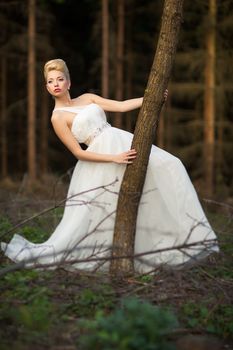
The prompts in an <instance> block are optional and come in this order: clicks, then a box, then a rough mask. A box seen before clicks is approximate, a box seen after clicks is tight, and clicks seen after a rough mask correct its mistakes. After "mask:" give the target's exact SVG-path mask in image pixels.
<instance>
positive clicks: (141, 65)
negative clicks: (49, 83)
mask: <svg viewBox="0 0 233 350" xmlns="http://www.w3.org/2000/svg"><path fill="white" fill-rule="evenodd" d="M106 5H107V7H106ZM162 8H163V1H160V0H156V1H152V0H127V1H126V0H125V1H123V0H118V1H117V0H109V1H106V0H102V1H101V0H98V1H94V0H76V1H75V0H64V1H58V0H57V1H55V0H50V1H45V0H43V1H42V0H37V1H35V0H28V1H27V0H21V1H17V0H9V1H4V0H1V1H0V26H1V36H0V60H1V65H0V71H1V73H0V78H1V80H0V83H1V106H0V107H1V119H0V129H1V148H0V150H1V179H2V180H4V181H5V180H6V179H8V180H9V179H10V180H11V181H21V180H22V178H23V176H25V174H28V176H29V178H30V177H32V178H33V180H39V181H40V180H43V178H44V176H45V175H46V174H48V173H54V174H62V173H64V172H66V171H67V169H69V168H71V167H72V166H73V165H74V164H75V159H74V158H73V156H72V155H71V154H69V152H68V151H67V150H66V149H65V147H64V146H63V145H62V144H61V142H60V141H59V140H58V139H57V137H56V135H55V134H54V132H53V130H52V128H51V124H50V115H51V111H52V109H53V100H52V98H51V97H50V96H49V95H48V93H47V92H46V89H45V82H44V78H43V65H44V63H45V62H46V61H47V60H49V59H52V58H63V59H64V60H65V61H66V62H67V64H68V66H69V69H70V73H71V79H72V89H71V95H72V97H76V96H78V95H80V94H82V93H85V92H94V93H96V94H100V95H104V96H106V97H109V98H116V99H127V98H133V97H139V96H143V94H144V89H145V86H146V83H147V79H148V75H149V72H150V68H151V65H152V60H153V57H154V53H155V49H156V42H157V38H158V34H159V29H160V20H161V15H162ZM232 9H233V2H232V1H231V0H221V1H220V0H196V1H192V0H186V1H185V6H184V19H183V24H182V30H181V34H180V40H179V47H178V52H177V55H176V60H175V64H174V69H173V72H172V77H171V81H170V83H169V98H168V100H167V102H166V105H165V106H164V108H163V111H162V115H161V118H160V124H159V129H158V131H157V135H155V144H157V145H158V146H159V147H162V148H164V149H165V150H167V151H169V152H171V153H172V154H175V155H176V156H178V157H179V158H181V160H182V161H183V163H184V164H185V166H186V168H187V170H188V172H189V174H190V176H191V179H192V181H193V182H194V183H195V185H196V188H197V190H198V191H199V193H201V194H202V195H208V196H212V197H213V196H215V197H217V198H224V199H225V198H230V197H232V196H233V186H232V181H233V180H232V178H233V167H232V163H233V118H232V116H233V106H232V98H233V83H232V77H233V74H232V72H233V60H232V58H233V49H232V38H233V12H232ZM33 18H34V19H33ZM106 23H107V26H106ZM106 64H107V66H106ZM103 72H104V74H103ZM33 77H34V78H33ZM155 89H156V87H155ZM137 114H138V111H133V112H130V113H126V114H122V115H120V116H119V115H118V116H115V115H113V114H109V115H108V117H109V119H110V122H111V123H112V125H117V126H119V127H121V128H123V129H127V130H129V131H132V132H133V130H134V126H135V121H136V118H137ZM30 152H31V153H30ZM29 153H30V155H28V154H29ZM32 169H34V170H32Z"/></svg>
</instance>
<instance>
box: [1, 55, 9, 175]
mask: <svg viewBox="0 0 233 350" xmlns="http://www.w3.org/2000/svg"><path fill="white" fill-rule="evenodd" d="M6 76H7V62H6V57H5V55H2V57H1V165H2V171H1V176H2V178H3V179H4V178H6V177H7V175H8V162H7V154H8V152H7V127H6V125H7V123H6V121H7V119H6V113H7V111H6V91H7V86H6V82H7V79H6Z"/></svg>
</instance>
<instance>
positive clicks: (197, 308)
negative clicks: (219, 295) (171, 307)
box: [181, 302, 233, 337]
mask: <svg viewBox="0 0 233 350" xmlns="http://www.w3.org/2000/svg"><path fill="white" fill-rule="evenodd" d="M181 314H182V318H183V320H184V322H185V323H186V324H187V325H188V326H189V327H190V328H195V329H196V328H199V329H202V330H205V331H207V332H210V333H213V334H217V335H220V336H223V337H230V336H231V335H232V334H233V307H232V305H227V304H219V305H217V306H216V305H214V306H213V305H212V306H210V305H208V303H207V302H206V303H201V304H197V303H194V302H189V303H186V304H184V305H183V307H182V310H181Z"/></svg>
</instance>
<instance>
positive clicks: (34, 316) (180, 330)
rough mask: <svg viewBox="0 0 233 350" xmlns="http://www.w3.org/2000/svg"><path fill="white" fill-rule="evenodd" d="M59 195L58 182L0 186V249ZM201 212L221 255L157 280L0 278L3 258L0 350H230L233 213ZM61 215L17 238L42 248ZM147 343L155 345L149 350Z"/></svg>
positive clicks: (29, 273) (57, 275)
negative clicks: (27, 187) (28, 186)
mask: <svg viewBox="0 0 233 350" xmlns="http://www.w3.org/2000/svg"><path fill="white" fill-rule="evenodd" d="M51 181H52V180H51ZM54 193H56V198H55V196H54ZM65 193H66V185H64V184H63V182H61V181H60V182H59V181H57V182H56V186H54V185H52V182H51V183H48V182H46V186H44V185H43V186H42V185H38V186H36V187H34V189H33V191H32V192H28V191H26V190H25V188H24V185H23V184H21V186H20V187H18V186H15V185H14V184H12V183H8V184H7V186H6V184H4V185H2V186H1V184H0V198H1V200H0V237H1V241H9V239H10V237H12V234H13V232H8V231H9V230H10V229H11V228H12V227H14V226H15V225H17V224H18V223H21V222H22V221H23V220H25V219H28V218H30V217H31V216H33V215H34V214H35V213H38V212H40V211H42V210H44V209H46V208H49V207H54V206H55V204H56V203H57V201H58V200H61V199H63V198H65ZM203 205H204V209H205V211H206V213H207V216H208V218H209V220H210V222H211V224H212V226H213V228H214V230H215V231H216V233H217V235H218V238H219V244H220V253H218V254H213V255H211V256H210V257H209V258H208V259H207V260H205V261H204V262H202V263H201V264H199V265H196V266H193V267H192V268H189V269H182V270H166V269H164V268H162V267H160V268H158V269H157V271H156V273H155V274H154V275H153V276H151V275H137V276H134V277H131V278H121V279H113V278H111V276H110V275H109V274H104V273H87V272H67V271H65V270H63V269H57V270H53V271H51V270H50V271H38V270H18V271H8V272H7V273H4V274H3V272H4V269H6V268H9V267H11V266H14V265H13V264H12V263H11V262H10V261H9V260H7V259H6V258H5V257H4V256H3V254H2V253H1V255H0V305H1V306H0V349H1V350H6V349H16V350H18V349H19V350H21V349H22V350H31V349H34V350H37V349H38V350H39V349H52V350H58V349H60V350H75V349H80V350H82V349H93V350H99V349H100V350H105V349H106V350H107V349H109V350H110V349H111V350H114V349H116V350H127V349H135V350H136V349H142V350H147V349H158V350H168V349H177V350H188V349H189V350H204V349H208V350H209V349H210V348H211V350H215V349H216V350H217V349H233V307H232V305H233V269H232V263H233V259H232V257H233V206H232V204H229V203H227V202H224V203H219V202H213V201H212V202H211V203H203ZM62 211H63V209H62V208H56V209H53V210H49V211H47V212H45V213H44V214H43V215H41V216H36V217H35V218H34V219H32V218H31V219H30V220H29V221H27V222H25V223H24V224H23V225H21V226H20V227H18V228H17V229H15V230H14V233H15V232H18V233H20V234H23V235H24V236H25V237H26V238H27V239H29V240H32V241H34V242H43V241H44V240H45V239H46V238H47V237H48V234H49V232H52V230H53V228H54V227H55V226H56V225H57V223H58V222H59V220H60V219H61V216H62ZM138 300H140V304H139V303H138ZM142 301H143V303H142ZM123 305H124V307H123ZM148 305H149V309H148V308H147V306H148ZM127 310H128V311H127ZM149 310H152V311H153V312H152V311H149ZM158 310H159V311H158ZM156 312H157V314H156ZM158 312H159V313H158ZM93 321H94V322H93ZM117 322H119V323H117ZM111 327H112V328H111ZM156 332H157V333H156ZM155 333H156V335H155ZM143 337H144V338H145V339H144V338H143ZM156 337H157V338H156ZM143 339H144V341H146V343H145V344H144V343H143ZM149 339H150V340H149ZM156 339H157V340H156ZM150 341H151V344H155V343H153V341H154V342H156V341H157V343H156V344H160V345H158V347H157V348H156V347H149V346H151V345H148V344H149V343H150ZM140 342H141V343H140ZM93 344H94V345H93ZM127 344H128V345H127ZM129 344H131V345H129ZM143 344H144V345H143ZM173 346H174V347H173Z"/></svg>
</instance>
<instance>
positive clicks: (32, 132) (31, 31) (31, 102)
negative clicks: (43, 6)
mask: <svg viewBox="0 0 233 350" xmlns="http://www.w3.org/2000/svg"><path fill="white" fill-rule="evenodd" d="M35 36H36V0H28V147H27V151H28V175H29V179H30V181H35V179H36V57H35V47H36V44H35Z"/></svg>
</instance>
